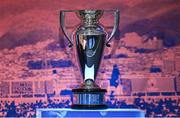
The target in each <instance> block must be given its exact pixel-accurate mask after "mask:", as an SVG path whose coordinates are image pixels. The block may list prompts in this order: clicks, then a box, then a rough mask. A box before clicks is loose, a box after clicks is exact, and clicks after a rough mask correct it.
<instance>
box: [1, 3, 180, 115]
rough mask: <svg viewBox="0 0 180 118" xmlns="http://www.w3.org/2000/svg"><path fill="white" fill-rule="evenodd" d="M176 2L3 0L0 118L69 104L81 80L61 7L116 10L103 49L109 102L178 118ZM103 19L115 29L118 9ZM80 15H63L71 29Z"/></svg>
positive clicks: (179, 14) (101, 77)
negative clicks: (62, 22)
mask: <svg viewBox="0 0 180 118" xmlns="http://www.w3.org/2000/svg"><path fill="white" fill-rule="evenodd" d="M179 6H180V2H179V0H156V1H155V0H146V1H144V0H133V1H132V0H106V1H104V0H97V1H93V0H86V1H84V0H53V1H52V0H38V1H37V0H31V1H29V0H16V1H12V0H0V117H3V116H17V117H20V116H24V117H25V116H27V117H33V116H35V110H36V109H37V108H64V107H70V105H71V99H72V92H71V89H72V88H76V87H78V86H79V85H80V84H81V83H82V78H81V75H80V71H79V69H78V64H77V59H76V57H75V54H74V47H73V48H68V47H67V40H66V38H64V35H63V34H62V32H61V29H60V28H59V11H60V10H72V9H73V10H74V9H119V10H120V25H119V31H118V32H117V33H116V35H115V37H114V39H113V41H112V42H111V47H110V48H106V49H105V53H104V58H103V59H102V63H101V67H100V69H99V73H98V76H97V81H96V82H97V83H98V85H100V86H101V87H102V88H105V89H107V91H108V92H107V94H106V98H105V100H106V103H107V104H108V105H109V107H111V108H138V109H142V110H144V111H145V113H146V116H148V117H150V116H180V111H179V107H180V96H179V95H180V34H179V32H180V22H179V21H180V7H179ZM100 22H101V23H102V24H104V26H105V27H106V29H107V32H108V33H110V32H111V31H112V26H113V15H112V14H108V13H104V16H102V18H101V20H100ZM79 23H80V20H79V19H78V18H77V16H76V15H75V14H73V13H68V14H67V15H66V26H67V28H68V32H69V34H70V35H71V34H73V31H75V28H76V27H77V25H78V24H79Z"/></svg>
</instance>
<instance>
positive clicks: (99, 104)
mask: <svg viewBox="0 0 180 118" xmlns="http://www.w3.org/2000/svg"><path fill="white" fill-rule="evenodd" d="M66 12H75V13H76V14H77V16H78V17H79V18H80V19H81V23H80V25H79V26H78V27H77V28H76V30H75V31H74V34H73V36H72V37H73V39H71V38H70V36H68V35H67V34H68V33H67V30H66V27H65V25H64V17H65V13H66ZM104 12H112V13H114V17H115V18H114V27H113V30H112V32H111V34H110V35H109V36H108V34H107V32H106V31H105V30H104V29H105V28H104V27H103V26H102V25H100V23H99V19H100V18H101V16H102V15H103V13H104ZM60 26H61V29H62V31H63V33H64V35H65V37H66V38H67V40H68V42H69V47H72V46H73V45H75V48H76V52H75V53H76V55H77V60H78V65H79V68H80V70H81V75H82V78H83V84H81V86H80V87H79V88H76V89H72V92H73V101H72V106H71V108H73V109H105V108H107V105H105V103H104V95H105V93H106V92H107V91H106V89H101V88H100V87H99V86H98V85H97V84H96V83H95V80H96V76H97V73H98V69H99V66H100V63H101V59H102V57H103V52H104V48H105V46H107V47H109V46H110V44H109V42H110V41H111V39H112V38H113V36H114V34H115V32H116V31H117V29H118V27H119V11H118V10H63V11H60ZM72 40H75V42H76V43H75V44H73V41H72Z"/></svg>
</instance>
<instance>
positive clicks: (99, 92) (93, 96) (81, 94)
mask: <svg viewBox="0 0 180 118" xmlns="http://www.w3.org/2000/svg"><path fill="white" fill-rule="evenodd" d="M72 92H73V104H72V106H71V108H72V109H106V108H107V105H105V104H104V94H105V93H106V89H100V88H96V89H85V88H79V89H73V90H72Z"/></svg>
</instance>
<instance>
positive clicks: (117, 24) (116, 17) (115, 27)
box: [105, 10, 119, 47]
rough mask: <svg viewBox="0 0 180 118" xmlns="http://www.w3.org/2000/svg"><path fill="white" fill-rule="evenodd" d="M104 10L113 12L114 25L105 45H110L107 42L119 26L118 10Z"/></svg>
mask: <svg viewBox="0 0 180 118" xmlns="http://www.w3.org/2000/svg"><path fill="white" fill-rule="evenodd" d="M105 12H113V13H114V27H113V30H112V32H111V35H110V36H109V37H108V39H107V42H106V46H107V47H110V44H109V43H110V41H111V39H112V38H113V36H114V35H115V33H116V31H117V29H118V27H119V10H105Z"/></svg>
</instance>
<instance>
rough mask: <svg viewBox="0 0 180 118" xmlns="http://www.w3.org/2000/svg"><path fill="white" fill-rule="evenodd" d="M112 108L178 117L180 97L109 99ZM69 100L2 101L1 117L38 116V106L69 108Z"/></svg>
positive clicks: (158, 115)
mask: <svg viewBox="0 0 180 118" xmlns="http://www.w3.org/2000/svg"><path fill="white" fill-rule="evenodd" d="M106 104H107V105H108V106H109V107H110V108H137V109H141V110H143V111H144V112H145V114H146V117H178V116H180V99H171V98H167V99H159V100H157V99H151V98H148V99H146V100H145V99H144V98H141V97H137V98H135V99H134V102H133V104H127V102H126V101H125V100H123V101H118V100H107V101H106ZM70 105H71V102H70V101H69V100H66V101H64V100H62V101H59V100H48V102H44V101H41V100H40V101H36V102H34V103H33V102H32V103H18V104H17V103H15V102H14V101H11V102H9V101H0V117H36V109H37V108H69V107H70Z"/></svg>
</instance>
